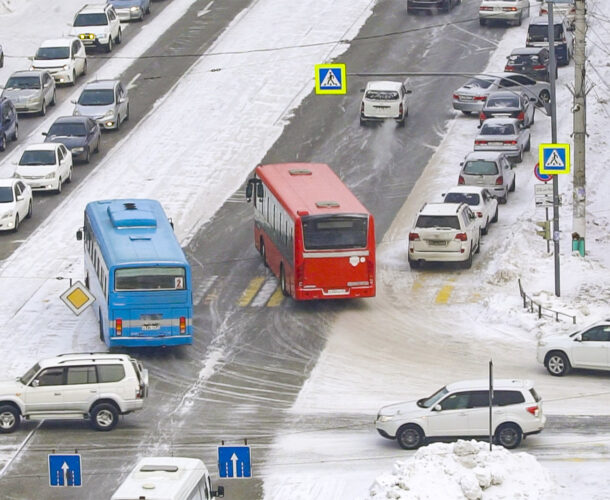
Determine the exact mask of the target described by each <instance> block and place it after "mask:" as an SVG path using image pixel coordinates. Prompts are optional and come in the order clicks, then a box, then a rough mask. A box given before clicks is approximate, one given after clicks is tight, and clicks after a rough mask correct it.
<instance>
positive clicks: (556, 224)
mask: <svg viewBox="0 0 610 500" xmlns="http://www.w3.org/2000/svg"><path fill="white" fill-rule="evenodd" d="M554 7H555V6H554V5H553V3H552V2H551V1H550V0H549V9H548V22H549V31H548V33H549V35H548V36H549V58H550V59H551V67H550V72H551V75H550V78H549V83H550V84H551V142H552V143H553V144H557V104H556V93H555V85H556V83H555V73H556V71H557V59H556V58H555V24H554V23H555V21H554V19H553V9H554ZM558 177H559V176H558V175H557V174H555V175H554V176H553V243H554V245H553V248H554V254H555V255H554V257H555V295H556V296H557V297H559V296H560V295H561V287H560V275H559V180H558Z"/></svg>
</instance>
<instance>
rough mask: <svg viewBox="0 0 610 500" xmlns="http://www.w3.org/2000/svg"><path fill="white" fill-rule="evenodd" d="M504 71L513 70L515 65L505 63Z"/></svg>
mask: <svg viewBox="0 0 610 500" xmlns="http://www.w3.org/2000/svg"><path fill="white" fill-rule="evenodd" d="M504 71H515V67H514V66H511V65H510V64H507V65H506V66H504Z"/></svg>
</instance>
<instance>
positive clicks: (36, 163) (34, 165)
mask: <svg viewBox="0 0 610 500" xmlns="http://www.w3.org/2000/svg"><path fill="white" fill-rule="evenodd" d="M13 177H15V178H17V179H21V180H22V181H23V182H25V183H26V184H28V185H29V186H30V187H31V188H32V190H34V191H55V192H56V193H61V189H62V186H63V184H64V182H68V183H69V182H72V153H71V152H70V150H69V149H68V148H66V146H64V145H63V144H61V143H53V142H45V143H43V144H31V145H29V146H27V147H26V148H25V149H24V150H23V153H22V154H21V158H20V160H19V163H18V164H17V169H16V170H15V173H14V174H13Z"/></svg>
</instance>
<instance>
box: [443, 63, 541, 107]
mask: <svg viewBox="0 0 610 500" xmlns="http://www.w3.org/2000/svg"><path fill="white" fill-rule="evenodd" d="M497 90H514V91H515V92H521V93H525V94H527V95H528V97H535V98H536V99H537V101H536V105H537V106H546V105H547V104H548V103H549V102H550V101H551V86H550V84H549V83H548V82H539V81H537V80H534V79H533V78H530V77H529V76H526V75H520V74H518V73H501V74H500V75H498V76H492V75H477V76H475V77H474V78H471V79H470V80H468V81H467V82H466V83H465V84H464V85H462V86H461V87H460V88H459V89H457V90H456V91H455V92H453V109H455V110H458V111H461V112H462V113H464V114H465V115H469V114H470V113H478V112H479V111H481V109H482V108H483V105H484V104H485V101H486V100H487V96H489V94H490V93H491V92H495V91H497Z"/></svg>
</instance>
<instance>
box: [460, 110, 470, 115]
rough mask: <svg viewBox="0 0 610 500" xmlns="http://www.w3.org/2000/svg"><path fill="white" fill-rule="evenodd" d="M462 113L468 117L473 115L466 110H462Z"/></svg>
mask: <svg viewBox="0 0 610 500" xmlns="http://www.w3.org/2000/svg"><path fill="white" fill-rule="evenodd" d="M462 113H464V114H465V115H466V116H470V115H471V114H472V111H464V110H462Z"/></svg>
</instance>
